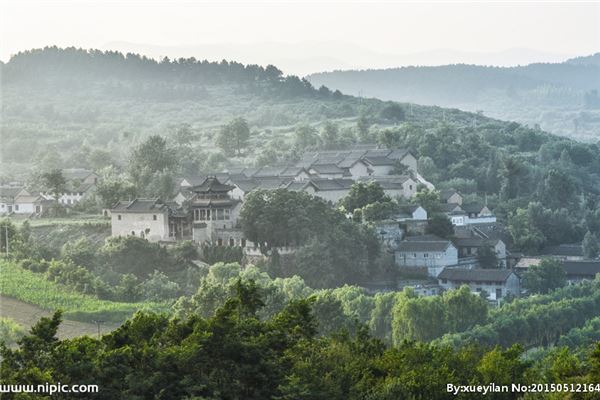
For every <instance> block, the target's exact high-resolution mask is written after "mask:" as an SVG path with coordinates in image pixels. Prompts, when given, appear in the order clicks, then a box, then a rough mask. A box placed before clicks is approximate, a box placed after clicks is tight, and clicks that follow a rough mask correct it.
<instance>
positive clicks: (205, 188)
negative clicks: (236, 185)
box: [190, 176, 233, 193]
mask: <svg viewBox="0 0 600 400" xmlns="http://www.w3.org/2000/svg"><path fill="white" fill-rule="evenodd" d="M231 189H233V186H231V185H224V184H222V183H221V182H220V181H219V179H218V178H217V177H215V176H209V177H208V178H206V179H205V180H204V182H202V183H201V184H200V185H197V186H193V187H192V188H190V190H191V191H193V192H196V193H215V192H229V191H230V190H231Z"/></svg>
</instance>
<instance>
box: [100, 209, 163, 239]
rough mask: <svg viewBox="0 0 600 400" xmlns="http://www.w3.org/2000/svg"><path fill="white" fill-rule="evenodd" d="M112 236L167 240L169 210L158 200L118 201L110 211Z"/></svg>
mask: <svg viewBox="0 0 600 400" xmlns="http://www.w3.org/2000/svg"><path fill="white" fill-rule="evenodd" d="M110 218H111V230H112V236H138V237H142V238H145V239H148V240H149V241H152V242H157V241H160V240H169V208H168V207H167V205H165V204H164V203H162V202H160V201H159V200H158V199H135V200H132V201H120V202H118V203H117V204H116V205H115V206H114V207H113V208H112V209H111V210H110Z"/></svg>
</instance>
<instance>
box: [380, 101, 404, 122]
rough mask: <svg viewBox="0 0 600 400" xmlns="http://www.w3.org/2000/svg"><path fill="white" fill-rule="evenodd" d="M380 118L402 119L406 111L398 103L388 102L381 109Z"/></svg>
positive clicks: (396, 120) (395, 120)
mask: <svg viewBox="0 0 600 400" xmlns="http://www.w3.org/2000/svg"><path fill="white" fill-rule="evenodd" d="M380 115H381V118H383V119H387V120H390V121H394V122H400V121H404V119H405V118H406V112H405V111H404V108H403V107H402V106H401V105H400V104H398V103H390V104H388V105H386V106H385V107H384V108H383V109H382V110H381V114H380Z"/></svg>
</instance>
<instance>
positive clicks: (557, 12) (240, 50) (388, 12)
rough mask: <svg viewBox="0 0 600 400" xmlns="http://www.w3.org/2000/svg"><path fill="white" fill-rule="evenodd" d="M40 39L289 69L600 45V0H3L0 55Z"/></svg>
mask: <svg viewBox="0 0 600 400" xmlns="http://www.w3.org/2000/svg"><path fill="white" fill-rule="evenodd" d="M47 45H57V46H62V47H64V46H77V47H84V48H101V49H109V48H113V49H117V50H121V51H135V52H141V53H145V54H148V55H150V56H153V57H158V56H161V55H163V56H164V55H167V56H170V57H175V56H176V57H180V56H194V57H196V58H199V59H204V58H207V59H209V60H210V59H223V58H227V59H232V58H235V59H237V60H238V61H241V62H245V63H249V62H252V63H257V64H267V63H275V64H276V65H278V66H280V67H281V68H282V69H283V70H284V71H285V72H289V73H298V74H304V73H309V72H316V71H320V70H330V69H338V68H339V69H346V68H367V67H387V66H397V65H406V64H415V63H416V64H424V65H433V64H444V63H452V62H470V63H480V64H497V65H513V64H518V63H527V62H534V61H560V60H563V59H565V58H567V57H570V56H574V55H588V54H591V53H595V52H598V51H600V2H587V3H583V2H580V3H576V2H529V3H523V2H460V3H459V2H435V3H424V2H402V1H370V2H367V1H326V2H323V1H285V0H283V1H282V0H280V1H270V2H267V1H261V2H259V1H235V2H233V1H219V2H215V1H212V2H208V1H158V0H137V1H136V0H121V1H93V0H79V1H56V0H45V1H41V0H37V1H34V0H19V1H13V0H0V59H2V60H3V61H7V60H8V59H9V58H10V56H11V55H12V54H15V53H16V52H18V51H21V50H26V49H31V48H38V47H43V46H47Z"/></svg>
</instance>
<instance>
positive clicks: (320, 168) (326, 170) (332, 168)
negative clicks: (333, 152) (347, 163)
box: [311, 164, 344, 174]
mask: <svg viewBox="0 0 600 400" xmlns="http://www.w3.org/2000/svg"><path fill="white" fill-rule="evenodd" d="M311 169H313V170H315V171H316V172H317V173H319V174H343V173H344V170H343V169H342V168H340V167H338V166H337V165H335V164H315V165H313V166H312V167H311Z"/></svg>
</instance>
